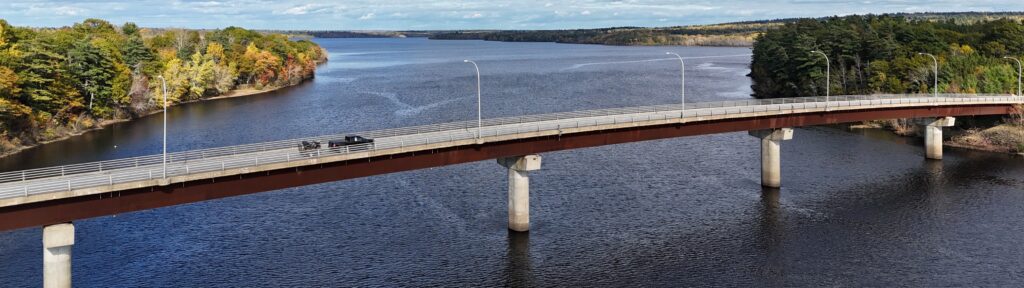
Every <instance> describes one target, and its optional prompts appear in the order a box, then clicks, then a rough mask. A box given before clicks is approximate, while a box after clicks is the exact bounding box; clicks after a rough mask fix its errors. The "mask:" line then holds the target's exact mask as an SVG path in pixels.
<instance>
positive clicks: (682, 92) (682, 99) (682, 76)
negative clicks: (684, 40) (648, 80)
mask: <svg viewBox="0 0 1024 288" xmlns="http://www.w3.org/2000/svg"><path fill="white" fill-rule="evenodd" d="M665 55H676V58H679V118H683V110H686V63H683V56H679V54H676V53H673V52H665Z"/></svg>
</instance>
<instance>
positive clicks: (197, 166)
mask: <svg viewBox="0 0 1024 288" xmlns="http://www.w3.org/2000/svg"><path fill="white" fill-rule="evenodd" d="M1022 103H1024V97H1021V96H1013V95H973V94H939V95H935V96H931V95H895V94H882V95H851V96H832V97H830V98H827V97H801V98H775V99H752V100H739V101H724V102H702V103H686V106H685V109H681V107H680V105H679V104H672V105H660V106H645V107H633V108H618V109H603V110H591V111H577V112H564V113H554V114H543V115H530V116H519V117H505V118H495V119H485V120H483V122H482V123H479V124H478V122H476V121H465V122H454V123H444V124H434V125H424V126H416V127H404V128H394V129H384V130H377V131H367V132H360V133H351V134H358V135H362V136H365V137H368V138H373V139H375V142H373V143H368V144H359V145H352V146H344V147H326V146H324V147H320V148H315V149H309V150H300V149H299V148H297V145H298V143H300V142H301V141H319V142H320V143H327V142H328V141H329V140H334V139H339V138H341V137H342V136H343V135H331V136H321V137H309V138H303V139H293V140H284V141H274V142H266V143H257V144H248V145H239V146H230V147H221V148H212V149H202V150H194V151H182V152H176V153H171V154H168V159H167V161H166V162H165V161H164V160H163V158H162V156H161V155H151V156H143V157H134V158H125V159H116V160H110V161H100V162H91V163H80V164H70V165H64V166H58V167H47V168H39V169H30V170H24V171H10V172H4V173H0V231H5V230H11V229H18V228H25V227H36V226H44V228H43V245H44V249H43V250H44V253H43V254H44V282H47V280H46V279H55V280H53V281H54V282H59V281H63V279H65V278H66V280H67V281H68V282H67V283H70V269H71V268H70V267H71V266H70V265H71V264H70V263H71V262H70V261H71V260H70V259H71V247H72V246H73V245H74V226H73V225H72V224H71V223H72V222H73V221H75V220H80V219H87V218H91V217H98V216H104V215H115V214H119V213H126V212H131V211H139V210H145V209H152V208H158V207H164V206H170V205H177V204H184V203H192V202H198V201H205V200H212V199H217V198H223V197H230V196H237V195H244V194H251V193H258V192H264V191H271V190H277V189H283V188H288V187H295V186H301V185H310V184H316V183H324V182H331V181H339V180H345V179H352V178H359V177H367V176H373V175H379V174H385V173H393V172H400V171H408V170H415V169H424V168H430V167H438V166H445V165H453V164H460V163H467V162H474V161H482V160H489V159H496V160H497V162H498V164H500V165H502V166H504V167H506V168H508V187H509V188H508V195H509V198H508V199H509V202H508V209H509V211H508V213H509V214H508V215H509V216H508V217H509V218H508V225H509V229H510V230H513V231H528V230H529V173H530V172H531V171H536V170H539V169H540V167H541V157H540V155H539V154H540V153H545V152H551V151H560V150H569V149H578V148H586V147H595V146H602V145H612V144H621V143H629V142H637V141H647V140H656V139H666V138H674V137H684V136H693V135H704V134H714V133H725V132H737V131H749V134H750V135H751V136H754V137H756V138H758V140H757V141H760V143H761V151H760V153H761V184H762V185H764V186H766V187H776V188H777V187H780V186H781V179H782V177H781V168H780V161H781V155H780V144H781V142H782V141H784V140H788V139H791V138H792V137H793V130H792V128H793V127H800V126H811V125H826V124H837V123H849V122H859V121H868V120H881V119H898V118H916V119H920V120H919V124H920V125H922V126H924V127H925V129H924V131H925V150H926V151H925V153H924V154H925V156H926V157H927V158H929V159H941V158H942V127H948V126H952V125H953V122H954V120H955V118H954V117H957V116H980V115H1006V114H1010V113H1012V112H1013V111H1014V110H1015V109H1014V105H1017V104H1022ZM478 125H479V126H478Z"/></svg>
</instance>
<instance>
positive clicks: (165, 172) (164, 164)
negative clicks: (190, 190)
mask: <svg viewBox="0 0 1024 288" xmlns="http://www.w3.org/2000/svg"><path fill="white" fill-rule="evenodd" d="M157 77H160V81H162V82H163V88H164V89H163V91H164V94H163V97H161V98H164V153H163V154H164V160H163V168H164V177H163V178H164V179H167V80H166V79H164V76H163V75H160V76H157Z"/></svg>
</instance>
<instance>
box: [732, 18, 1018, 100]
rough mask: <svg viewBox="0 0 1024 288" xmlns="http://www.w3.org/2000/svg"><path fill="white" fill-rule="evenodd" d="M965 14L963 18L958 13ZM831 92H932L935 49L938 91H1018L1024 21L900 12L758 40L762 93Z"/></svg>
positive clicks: (795, 26)
mask: <svg viewBox="0 0 1024 288" xmlns="http://www.w3.org/2000/svg"><path fill="white" fill-rule="evenodd" d="M961 18H962V17H961ZM814 50H819V51H822V52H824V53H825V54H827V55H828V57H829V58H830V59H831V62H830V64H831V66H832V70H831V91H830V92H831V93H832V94H833V95H836V94H871V93H928V92H930V91H931V89H932V88H933V87H932V86H933V79H934V78H932V77H934V75H933V72H932V70H933V65H934V64H933V60H932V58H930V57H929V56H927V55H920V54H918V53H930V54H934V55H935V56H936V57H937V58H938V62H939V79H938V80H939V85H938V86H939V87H938V88H939V91H940V92H948V93H1016V91H1017V86H1016V85H1017V67H1016V63H1015V62H1013V61H1009V60H1007V59H1004V58H1003V57H1017V58H1020V57H1022V56H1024V24H1022V22H1021V21H1020V20H1017V19H1013V18H1002V19H997V20H985V19H981V20H977V21H964V19H960V18H949V19H945V20H927V19H920V18H914V19H912V18H907V17H904V16H903V15H878V16H876V15H868V16H847V17H831V18H824V19H804V20H799V21H794V22H791V23H788V24H785V25H783V26H780V27H776V28H773V29H770V30H768V31H767V32H765V33H764V34H762V35H761V36H759V37H757V39H756V42H755V43H754V48H753V61H752V63H751V72H750V77H751V78H752V80H753V85H752V88H753V91H754V96H755V97H759V98H774V97H799V96H817V95H825V87H826V83H825V79H826V77H825V76H826V75H825V73H826V63H825V58H824V57H822V55H820V54H813V53H811V51H814Z"/></svg>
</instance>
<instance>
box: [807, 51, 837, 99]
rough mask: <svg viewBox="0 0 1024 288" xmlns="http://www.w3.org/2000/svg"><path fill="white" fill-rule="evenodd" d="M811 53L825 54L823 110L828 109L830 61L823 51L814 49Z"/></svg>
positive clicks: (830, 77) (830, 87) (830, 75)
mask: <svg viewBox="0 0 1024 288" xmlns="http://www.w3.org/2000/svg"><path fill="white" fill-rule="evenodd" d="M811 53H818V54H821V56H825V111H828V98H829V96H831V93H832V61H830V60H828V55H827V54H825V52H821V51H818V50H814V51H811Z"/></svg>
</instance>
